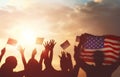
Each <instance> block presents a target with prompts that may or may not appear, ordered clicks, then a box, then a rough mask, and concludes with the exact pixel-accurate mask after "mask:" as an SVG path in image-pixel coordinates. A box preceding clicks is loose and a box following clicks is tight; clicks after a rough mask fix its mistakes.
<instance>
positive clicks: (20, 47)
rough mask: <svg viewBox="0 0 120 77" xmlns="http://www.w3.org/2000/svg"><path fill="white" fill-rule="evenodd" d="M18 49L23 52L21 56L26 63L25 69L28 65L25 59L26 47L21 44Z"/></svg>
mask: <svg viewBox="0 0 120 77" xmlns="http://www.w3.org/2000/svg"><path fill="white" fill-rule="evenodd" d="M18 50H19V51H20V54H21V57H22V61H23V64H24V69H25V68H26V66H27V63H26V60H25V56H24V51H25V48H23V47H22V46H21V45H19V46H18Z"/></svg>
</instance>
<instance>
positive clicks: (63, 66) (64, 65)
mask: <svg viewBox="0 0 120 77" xmlns="http://www.w3.org/2000/svg"><path fill="white" fill-rule="evenodd" d="M59 57H60V67H61V70H62V71H68V67H67V58H66V54H65V52H64V51H63V52H61V56H59Z"/></svg>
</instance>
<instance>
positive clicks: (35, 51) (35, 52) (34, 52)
mask: <svg viewBox="0 0 120 77" xmlns="http://www.w3.org/2000/svg"><path fill="white" fill-rule="evenodd" d="M36 54H37V50H36V48H35V49H34V50H33V52H32V57H33V58H34V57H35V55H36Z"/></svg>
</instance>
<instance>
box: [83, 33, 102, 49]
mask: <svg viewBox="0 0 120 77" xmlns="http://www.w3.org/2000/svg"><path fill="white" fill-rule="evenodd" d="M84 39H85V41H84V44H83V47H84V48H86V49H100V48H103V47H104V37H102V36H92V35H88V36H86V38H84Z"/></svg>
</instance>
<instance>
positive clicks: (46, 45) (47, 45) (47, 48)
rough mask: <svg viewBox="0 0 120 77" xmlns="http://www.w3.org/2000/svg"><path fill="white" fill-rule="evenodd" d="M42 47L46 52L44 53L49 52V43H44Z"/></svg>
mask: <svg viewBox="0 0 120 77" xmlns="http://www.w3.org/2000/svg"><path fill="white" fill-rule="evenodd" d="M43 45H44V47H45V50H46V51H49V49H50V46H49V42H48V41H47V42H45V43H44V44H43Z"/></svg>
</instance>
